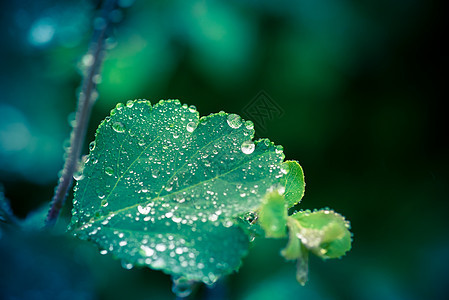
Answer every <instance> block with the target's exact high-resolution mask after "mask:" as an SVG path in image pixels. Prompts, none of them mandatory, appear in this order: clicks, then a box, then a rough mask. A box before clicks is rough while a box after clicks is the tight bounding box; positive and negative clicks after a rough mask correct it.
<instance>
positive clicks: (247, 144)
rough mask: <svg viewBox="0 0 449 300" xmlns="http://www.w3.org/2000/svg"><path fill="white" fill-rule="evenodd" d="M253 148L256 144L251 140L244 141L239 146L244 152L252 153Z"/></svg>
mask: <svg viewBox="0 0 449 300" xmlns="http://www.w3.org/2000/svg"><path fill="white" fill-rule="evenodd" d="M255 148H256V146H255V145H254V143H253V142H252V141H244V142H243V143H242V146H241V149H242V152H243V153H245V154H251V153H253V152H254V149H255Z"/></svg>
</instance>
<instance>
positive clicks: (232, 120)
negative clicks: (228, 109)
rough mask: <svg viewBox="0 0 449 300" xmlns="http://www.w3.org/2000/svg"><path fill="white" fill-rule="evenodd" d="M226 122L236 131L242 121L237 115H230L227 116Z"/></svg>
mask: <svg viewBox="0 0 449 300" xmlns="http://www.w3.org/2000/svg"><path fill="white" fill-rule="evenodd" d="M227 121H228V125H229V126H231V127H232V128H234V129H237V128H239V127H240V126H242V119H241V118H240V116H239V115H236V114H230V115H228V119H227Z"/></svg>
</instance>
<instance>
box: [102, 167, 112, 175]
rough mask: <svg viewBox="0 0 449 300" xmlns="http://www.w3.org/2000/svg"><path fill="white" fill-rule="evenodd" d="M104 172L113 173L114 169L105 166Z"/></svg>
mask: <svg viewBox="0 0 449 300" xmlns="http://www.w3.org/2000/svg"><path fill="white" fill-rule="evenodd" d="M104 172H105V173H106V174H107V175H109V176H112V175H114V169H113V168H111V167H106V168H105V169H104Z"/></svg>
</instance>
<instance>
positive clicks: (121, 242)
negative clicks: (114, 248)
mask: <svg viewBox="0 0 449 300" xmlns="http://www.w3.org/2000/svg"><path fill="white" fill-rule="evenodd" d="M118 244H119V245H120V246H121V247H123V246H126V245H127V244H128V242H127V241H120V243H118Z"/></svg>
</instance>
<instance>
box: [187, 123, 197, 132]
mask: <svg viewBox="0 0 449 300" xmlns="http://www.w3.org/2000/svg"><path fill="white" fill-rule="evenodd" d="M196 127H197V125H196V123H195V122H189V123H187V131H188V132H193V131H194V130H195V129H196Z"/></svg>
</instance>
